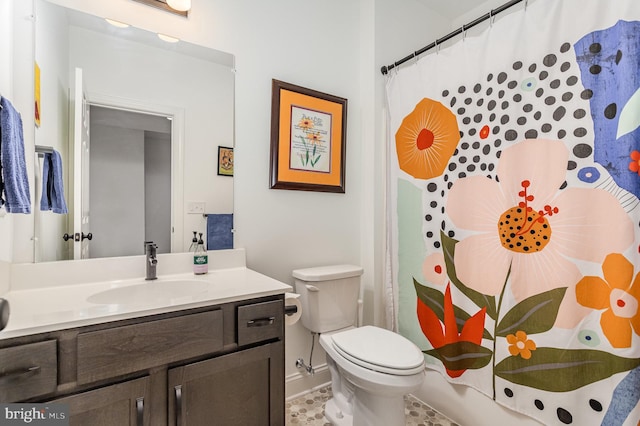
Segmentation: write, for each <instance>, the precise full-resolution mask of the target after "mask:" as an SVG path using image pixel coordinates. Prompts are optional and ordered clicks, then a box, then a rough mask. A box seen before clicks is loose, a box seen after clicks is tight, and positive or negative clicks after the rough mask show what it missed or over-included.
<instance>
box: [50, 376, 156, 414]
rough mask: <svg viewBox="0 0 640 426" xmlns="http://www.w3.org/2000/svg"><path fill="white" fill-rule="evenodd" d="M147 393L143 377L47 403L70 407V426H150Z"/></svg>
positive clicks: (148, 387)
mask: <svg viewBox="0 0 640 426" xmlns="http://www.w3.org/2000/svg"><path fill="white" fill-rule="evenodd" d="M149 393H150V380H149V378H147V377H145V378H141V379H136V380H129V381H126V382H124V383H118V384H115V385H110V386H105V387H102V388H99V389H95V390H91V391H86V392H82V393H79V394H76V395H72V396H68V397H64V398H58V399H54V400H52V401H49V402H52V403H63V404H67V405H68V406H69V425H70V426H112V425H123V426H124V425H127V426H151V425H152V423H151V422H150V407H149V404H148V399H149Z"/></svg>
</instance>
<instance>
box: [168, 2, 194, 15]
mask: <svg viewBox="0 0 640 426" xmlns="http://www.w3.org/2000/svg"><path fill="white" fill-rule="evenodd" d="M167 4H168V5H169V7H171V8H172V9H175V10H179V11H181V12H184V11H187V10H189V9H191V0H167Z"/></svg>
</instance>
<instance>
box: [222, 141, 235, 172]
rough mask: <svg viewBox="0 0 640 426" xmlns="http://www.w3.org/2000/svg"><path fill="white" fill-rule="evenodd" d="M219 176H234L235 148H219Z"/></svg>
mask: <svg viewBox="0 0 640 426" xmlns="http://www.w3.org/2000/svg"><path fill="white" fill-rule="evenodd" d="M218 176H233V148H229V147H226V146H219V147H218Z"/></svg>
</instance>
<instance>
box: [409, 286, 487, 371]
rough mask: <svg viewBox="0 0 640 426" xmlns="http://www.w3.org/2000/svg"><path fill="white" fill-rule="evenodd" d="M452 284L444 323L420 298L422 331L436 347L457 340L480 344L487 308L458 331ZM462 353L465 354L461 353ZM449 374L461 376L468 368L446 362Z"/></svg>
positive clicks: (445, 301)
mask: <svg viewBox="0 0 640 426" xmlns="http://www.w3.org/2000/svg"><path fill="white" fill-rule="evenodd" d="M450 287H451V284H447V289H446V290H445V293H444V324H443V323H441V322H440V320H439V319H438V316H437V315H436V313H435V312H433V310H432V309H431V308H429V307H428V306H427V305H425V304H424V302H423V301H422V300H420V299H418V309H417V314H418V322H419V323H420V328H421V329H422V332H423V333H424V335H425V336H426V338H427V339H428V340H429V343H431V346H433V348H434V349H440V348H442V347H444V346H446V345H449V344H452V343H457V342H471V343H475V344H476V345H479V344H480V343H481V342H482V334H483V332H484V319H485V314H486V312H487V308H482V309H480V310H479V311H478V312H477V313H476V314H475V315H473V316H472V317H471V318H469V319H468V320H467V321H466V322H465V323H464V325H463V326H462V330H461V331H460V333H458V325H457V320H456V314H455V310H454V306H453V302H452V300H451V288H450ZM443 325H444V330H443ZM460 355H463V353H461V354H460ZM445 369H446V370H447V374H448V375H449V376H450V377H452V378H456V377H460V376H461V375H462V373H464V372H465V371H466V370H451V369H449V368H447V366H446V364H445Z"/></svg>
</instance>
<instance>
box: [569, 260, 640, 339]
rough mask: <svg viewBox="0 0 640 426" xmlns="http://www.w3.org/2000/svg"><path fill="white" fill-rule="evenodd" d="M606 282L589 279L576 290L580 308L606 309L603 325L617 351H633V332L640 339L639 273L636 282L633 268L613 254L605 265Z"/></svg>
mask: <svg viewBox="0 0 640 426" xmlns="http://www.w3.org/2000/svg"><path fill="white" fill-rule="evenodd" d="M602 272H603V275H604V279H602V278H600V277H593V276H587V277H584V278H582V279H581V280H580V282H579V283H578V285H577V286H576V295H577V297H578V302H579V303H580V304H581V305H584V306H587V307H589V308H593V309H598V310H600V309H605V311H604V312H603V313H602V316H601V317H600V325H601V326H602V331H603V333H604V335H605V336H607V340H609V343H611V346H613V347H614V348H629V347H631V337H632V331H631V330H632V328H633V330H634V331H635V333H636V334H639V335H640V273H638V274H637V275H636V277H635V279H634V278H633V264H632V263H631V262H629V261H628V260H627V258H625V257H624V256H623V255H621V254H619V253H611V254H610V255H608V256H607V257H606V259H605V260H604V263H603V264H602Z"/></svg>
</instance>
